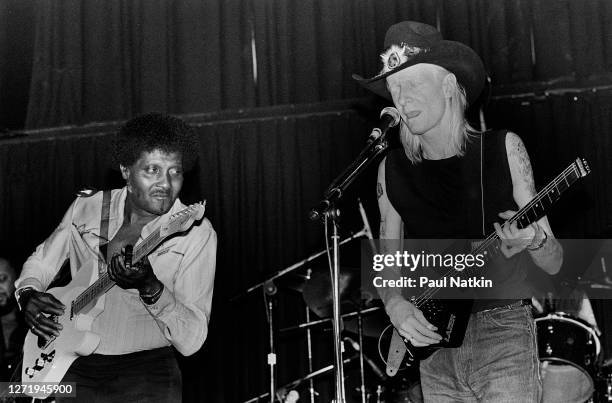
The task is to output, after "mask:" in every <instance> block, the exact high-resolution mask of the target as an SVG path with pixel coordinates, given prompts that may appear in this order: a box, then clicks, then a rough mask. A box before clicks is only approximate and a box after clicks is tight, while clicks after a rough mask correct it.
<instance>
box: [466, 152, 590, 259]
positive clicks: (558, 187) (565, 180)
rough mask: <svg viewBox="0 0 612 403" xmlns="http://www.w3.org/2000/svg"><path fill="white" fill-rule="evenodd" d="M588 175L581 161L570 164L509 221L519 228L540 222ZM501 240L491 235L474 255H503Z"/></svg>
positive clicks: (493, 234) (488, 257)
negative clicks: (562, 196) (554, 205)
mask: <svg viewBox="0 0 612 403" xmlns="http://www.w3.org/2000/svg"><path fill="white" fill-rule="evenodd" d="M587 174H588V166H586V167H585V163H584V162H583V161H581V160H579V159H578V160H576V161H575V162H573V163H572V164H570V165H569V166H568V167H567V168H565V170H563V172H561V173H560V174H559V175H558V176H557V177H556V178H555V179H553V180H552V181H551V182H550V183H549V184H548V185H546V186H545V187H544V188H543V189H542V190H541V191H540V192H538V194H537V195H536V196H535V197H534V198H533V199H532V200H531V201H530V202H529V203H527V204H526V205H525V206H524V207H523V208H521V209H520V210H519V211H518V212H517V213H516V214H515V215H514V216H513V217H512V218H510V219H509V220H508V221H509V222H510V223H514V222H516V224H517V227H518V228H525V227H527V226H529V225H530V224H531V223H533V222H535V221H537V220H539V219H540V218H542V217H543V216H544V215H545V214H546V210H547V209H548V208H549V207H550V206H552V205H553V204H554V203H555V202H556V201H557V200H559V198H560V197H561V194H562V193H563V192H565V191H566V190H567V189H569V187H570V186H571V185H572V184H573V183H574V182H576V181H577V180H578V179H580V178H581V177H583V176H585V175H587ZM500 246H501V240H500V239H499V237H498V236H497V233H496V232H493V233H491V234H490V235H489V236H488V237H487V238H486V239H485V240H484V241H483V242H482V243H481V244H480V245H479V246H478V247H477V248H475V249H474V251H473V253H474V254H480V253H482V254H484V255H485V257H486V259H491V258H492V257H494V256H498V255H499V254H500V253H501V250H500Z"/></svg>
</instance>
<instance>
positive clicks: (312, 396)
mask: <svg viewBox="0 0 612 403" xmlns="http://www.w3.org/2000/svg"><path fill="white" fill-rule="evenodd" d="M310 271H311V270H310V269H308V276H309V277H310ZM306 322H310V308H309V307H308V306H306ZM306 347H307V349H308V372H309V373H311V372H312V332H311V329H310V328H306ZM308 392H309V394H310V403H315V390H314V380H313V379H312V378H310V379H309V380H308Z"/></svg>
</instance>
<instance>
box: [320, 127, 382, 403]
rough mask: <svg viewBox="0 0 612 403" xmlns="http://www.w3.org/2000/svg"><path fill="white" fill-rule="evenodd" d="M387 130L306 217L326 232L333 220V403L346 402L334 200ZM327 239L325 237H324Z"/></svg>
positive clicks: (369, 159)
mask: <svg viewBox="0 0 612 403" xmlns="http://www.w3.org/2000/svg"><path fill="white" fill-rule="evenodd" d="M386 134H387V130H384V131H382V132H381V135H380V136H379V137H377V138H376V139H374V140H373V141H371V142H370V143H369V144H368V145H366V147H365V148H364V149H363V150H362V151H361V153H360V154H359V156H358V157H357V158H356V159H355V161H353V163H352V164H351V165H349V167H348V168H346V169H345V170H344V171H343V172H342V173H341V174H340V175H339V176H338V177H337V178H336V179H335V180H334V181H333V182H332V183H331V185H330V186H329V187H328V188H327V190H326V191H325V194H324V197H323V200H321V201H320V202H319V204H318V205H317V206H316V207H315V208H313V209H312V210H311V211H310V214H309V217H310V219H311V220H317V219H319V218H321V217H324V218H325V231H326V234H327V224H328V221H329V220H331V221H332V227H333V233H332V240H333V247H332V251H331V267H330V270H331V277H332V279H331V284H332V302H333V319H332V323H333V336H334V340H333V341H334V352H335V377H336V382H335V385H336V400H335V402H336V403H345V402H346V398H345V391H344V369H343V360H342V340H341V337H340V328H341V324H342V322H341V321H342V318H341V317H340V289H339V272H340V250H339V244H338V239H339V235H338V226H339V225H338V218H339V210H338V209H336V208H335V205H336V203H337V202H338V201H339V200H340V199H341V198H342V195H343V194H344V192H345V191H346V189H347V188H348V187H349V185H350V184H351V183H353V181H354V180H355V179H356V178H357V177H358V176H359V175H360V174H361V173H362V172H363V171H364V170H365V168H366V167H367V166H368V165H370V164H371V163H372V161H374V160H375V159H376V157H378V156H379V155H380V154H382V153H383V152H384V151H385V150H386V149H387V148H388V147H389V143H388V141H387V138H386ZM326 241H327V237H326Z"/></svg>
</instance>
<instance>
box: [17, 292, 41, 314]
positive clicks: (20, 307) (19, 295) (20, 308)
mask: <svg viewBox="0 0 612 403" xmlns="http://www.w3.org/2000/svg"><path fill="white" fill-rule="evenodd" d="M27 291H30V292H32V291H36V288H34V287H32V286H30V285H28V286H25V287H23V288H20V289H18V290H17V291H15V300H16V301H17V306H18V307H19V310H20V311H21V312H23V306H21V297H22V295H23V294H24V293H25V292H27Z"/></svg>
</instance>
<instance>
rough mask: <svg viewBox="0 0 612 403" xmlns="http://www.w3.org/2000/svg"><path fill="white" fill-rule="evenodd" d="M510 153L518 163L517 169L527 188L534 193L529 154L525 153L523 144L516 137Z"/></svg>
mask: <svg viewBox="0 0 612 403" xmlns="http://www.w3.org/2000/svg"><path fill="white" fill-rule="evenodd" d="M510 153H511V154H512V155H513V156H514V158H515V159H516V161H517V162H518V164H519V170H520V173H521V176H522V177H523V178H524V180H525V182H526V184H527V190H528V191H529V192H530V193H531V194H532V195H535V194H536V191H535V184H534V182H533V171H532V169H531V162H530V161H529V155H528V154H527V150H526V149H525V145H524V144H523V142H522V141H521V140H520V138H517V140H516V145H515V147H513V148H512V149H511V151H510Z"/></svg>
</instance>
